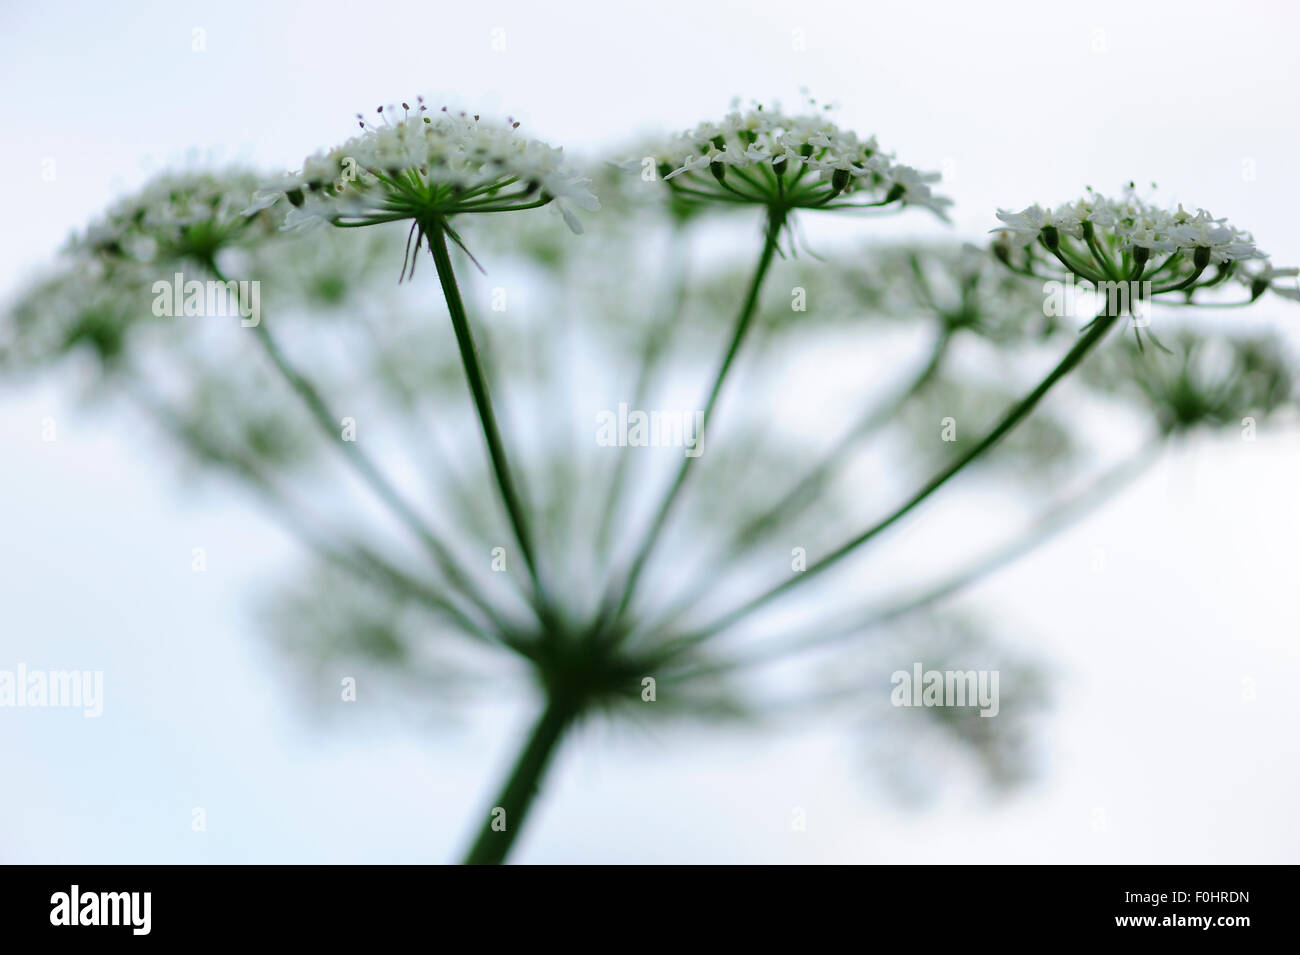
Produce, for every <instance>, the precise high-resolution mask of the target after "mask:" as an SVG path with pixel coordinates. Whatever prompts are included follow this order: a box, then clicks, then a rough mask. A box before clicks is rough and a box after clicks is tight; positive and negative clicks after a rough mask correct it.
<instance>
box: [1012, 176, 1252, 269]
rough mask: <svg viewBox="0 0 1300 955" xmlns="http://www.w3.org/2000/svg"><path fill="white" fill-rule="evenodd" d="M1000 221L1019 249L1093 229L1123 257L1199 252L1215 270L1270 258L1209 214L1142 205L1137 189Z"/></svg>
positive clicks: (1036, 208) (1023, 212)
mask: <svg viewBox="0 0 1300 955" xmlns="http://www.w3.org/2000/svg"><path fill="white" fill-rule="evenodd" d="M997 215H998V218H999V219H1000V220H1002V222H1003V223H1005V224H1004V225H1002V226H1000V227H998V228H997V229H994V230H993V231H994V232H1000V233H1002V234H1004V235H1005V236H1006V240H1007V241H1008V242H1010V243H1011V244H1012V245H1016V246H1020V247H1024V246H1026V245H1029V244H1030V243H1032V242H1034V241H1035V240H1037V239H1038V238H1039V236H1041V235H1043V234H1044V230H1048V229H1051V230H1055V232H1056V234H1057V236H1070V237H1072V238H1076V239H1085V238H1086V235H1085V230H1086V229H1089V228H1091V229H1095V230H1098V231H1101V232H1103V233H1104V235H1105V236H1106V237H1107V241H1108V244H1109V245H1110V246H1112V250H1117V251H1119V252H1132V251H1133V250H1134V249H1145V250H1147V252H1148V253H1156V252H1159V253H1168V254H1174V253H1183V254H1191V255H1195V253H1196V250H1197V249H1208V250H1209V251H1208V255H1209V262H1211V263H1213V264H1215V265H1223V264H1226V263H1228V262H1237V261H1240V260H1243V259H1257V258H1264V257H1265V256H1264V253H1262V252H1260V251H1259V249H1257V248H1256V247H1255V240H1254V239H1253V238H1252V237H1251V235H1250V233H1249V232H1242V231H1241V230H1240V229H1237V228H1234V227H1233V226H1230V225H1228V224H1227V220H1226V219H1216V218H1214V217H1213V216H1211V215H1210V213H1208V212H1206V211H1205V210H1204V209H1197V210H1196V212H1195V213H1191V212H1188V211H1187V210H1185V209H1184V208H1183V207H1182V205H1181V204H1180V205H1179V206H1178V208H1177V209H1175V210H1169V209H1162V208H1160V207H1158V206H1155V205H1152V204H1151V203H1148V202H1145V201H1144V200H1142V199H1140V198H1139V197H1138V196H1137V195H1136V192H1135V190H1134V188H1133V186H1132V184H1130V185H1129V187H1128V188H1127V189H1125V191H1124V193H1123V195H1122V196H1121V197H1120V198H1118V199H1111V198H1108V197H1106V196H1102V195H1098V194H1091V193H1090V194H1089V195H1088V196H1085V197H1084V198H1082V199H1078V200H1076V201H1074V202H1071V203H1067V204H1066V205H1064V206H1058V207H1057V208H1056V209H1044V208H1042V207H1041V206H1039V205H1037V204H1035V205H1032V206H1030V207H1029V208H1027V209H1023V210H1021V211H1020V212H1008V211H1006V210H998V214H997ZM1201 254H1202V255H1205V254H1207V253H1205V252H1202V253H1201Z"/></svg>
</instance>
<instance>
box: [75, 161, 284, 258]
mask: <svg viewBox="0 0 1300 955" xmlns="http://www.w3.org/2000/svg"><path fill="white" fill-rule="evenodd" d="M257 183H258V176H257V175H256V174H255V173H253V172H251V171H249V170H245V169H232V170H223V171H220V172H216V171H205V170H195V171H186V172H177V173H163V174H162V175H159V176H155V177H154V178H153V179H151V180H150V181H149V182H148V183H146V184H145V186H144V187H143V188H141V189H140V190H139V191H138V192H136V193H134V194H132V195H130V196H128V197H126V198H124V199H121V200H119V201H118V202H116V203H115V204H114V205H113V206H112V207H111V208H109V210H108V211H107V212H106V213H105V214H104V215H103V216H102V217H101V218H100V219H99V220H97V221H95V222H94V223H92V224H91V225H90V226H89V228H87V230H86V232H85V234H84V235H83V236H80V237H78V238H76V239H74V240H73V242H72V246H71V249H70V251H71V252H73V253H74V254H88V255H90V256H91V257H93V258H95V259H98V260H99V261H101V262H103V263H105V264H106V265H109V266H110V267H111V266H115V265H122V264H127V263H133V264H136V265H154V264H161V263H167V262H179V261H184V260H189V261H194V262H199V263H204V264H206V263H209V262H212V261H214V260H215V259H216V256H217V254H218V253H219V252H220V251H221V250H222V249H225V248H228V247H230V246H232V245H237V244H243V243H247V242H250V241H256V240H257V239H261V238H266V237H269V236H271V235H272V234H274V232H275V228H276V227H275V223H274V221H273V219H272V217H271V216H270V215H263V214H259V212H258V211H257V210H248V209H247V207H248V204H249V201H250V198H251V197H252V195H253V191H254V189H256V187H257Z"/></svg>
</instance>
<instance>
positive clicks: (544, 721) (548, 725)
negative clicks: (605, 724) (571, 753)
mask: <svg viewBox="0 0 1300 955" xmlns="http://www.w3.org/2000/svg"><path fill="white" fill-rule="evenodd" d="M575 716H576V714H575V712H574V709H573V708H572V707H571V706H569V705H568V704H567V703H566V702H564V701H560V700H556V699H554V698H551V699H549V700H548V701H547V703H546V707H545V709H543V710H542V713H541V716H539V717H538V718H537V722H536V724H534V726H533V729H532V732H531V733H530V734H529V737H528V742H527V743H525V744H524V748H523V749H522V750H521V751H520V753H519V756H518V758H517V759H516V760H515V764H514V768H513V769H512V770H511V771H510V776H509V778H508V779H507V780H506V782H505V786H504V787H502V790H501V795H499V796H498V797H497V801H496V803H494V804H493V806H492V811H491V812H490V813H489V814H488V818H487V819H485V820H484V822H483V826H482V828H481V829H480V830H479V834H478V838H476V839H475V840H474V845H473V846H471V847H470V850H469V852H468V854H466V856H465V865H500V864H501V863H502V862H504V861H505V860H506V856H507V855H508V854H509V853H510V848H511V847H512V846H513V845H514V842H515V839H516V838H517V837H518V835H519V833H520V832H521V831H522V830H523V827H524V821H525V820H526V819H527V818H528V811H529V809H531V808H532V805H533V801H534V799H535V798H536V796H537V791H538V789H539V788H540V786H541V782H542V777H543V776H544V775H545V773H546V767H547V765H548V764H549V763H550V761H551V757H552V756H553V755H554V753H555V750H556V749H557V747H558V746H559V743H560V740H561V739H562V738H563V737H564V733H565V731H567V730H568V728H569V727H570V726H571V725H572V724H573V720H574V719H575ZM498 809H504V810H505V816H504V818H503V817H502V816H501V814H500V813H498V812H497V810H498ZM502 822H504V825H505V827H504V828H496V829H494V828H493V825H494V823H495V824H496V825H497V826H498V827H500V826H501V823H502Z"/></svg>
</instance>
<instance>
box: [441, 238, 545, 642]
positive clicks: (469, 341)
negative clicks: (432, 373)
mask: <svg viewBox="0 0 1300 955" xmlns="http://www.w3.org/2000/svg"><path fill="white" fill-rule="evenodd" d="M425 235H426V236H427V237H428V242H429V251H430V252H432V253H433V261H434V265H435V266H437V269H438V280H439V281H440V282H441V283H442V294H443V297H444V298H445V299H446V300H447V311H448V312H449V313H450V315H451V327H452V329H453V330H454V331H455V333H456V345H457V347H458V348H459V349H460V359H461V364H462V365H464V367H465V378H466V380H467V381H468V382H469V390H470V395H471V396H472V397H473V399H474V409H475V411H476V412H477V413H478V420H479V425H480V427H481V428H482V431H483V440H484V442H485V443H486V444H487V451H488V458H489V460H490V461H491V464H492V473H493V475H494V476H495V478H496V483H497V489H498V490H499V491H500V492H501V501H502V503H503V504H504V505H505V509H506V515H507V516H508V518H509V519H510V526H511V528H512V529H513V530H514V533H515V540H516V541H518V543H519V550H520V551H521V552H522V553H523V557H524V564H525V566H526V567H527V568H528V575H529V577H530V578H532V583H533V593H534V595H535V597H536V600H537V612H538V614H539V615H541V616H542V617H543V618H545V616H546V615H547V614H548V613H549V609H548V608H549V601H548V600H547V598H546V592H545V590H544V588H543V587H542V579H541V576H540V575H539V573H538V569H537V557H536V551H535V550H534V549H533V540H532V535H531V533H530V531H529V527H528V519H527V514H526V511H525V510H524V506H523V502H522V500H521V499H520V497H519V493H518V491H516V490H515V483H514V479H513V478H512V477H511V474H510V462H509V460H507V458H506V449H505V445H504V444H503V443H502V441H501V429H500V428H499V427H498V426H497V418H496V414H495V413H494V412H493V410H492V397H491V394H490V393H489V392H488V386H487V380H486V378H485V376H484V374H483V365H482V363H481V362H480V361H479V357H478V348H477V347H476V346H475V344H474V334H473V332H472V331H471V330H470V326H469V318H468V316H466V314H465V305H464V303H463V302H462V301H461V297H460V286H459V285H458V284H457V283H456V272H455V270H454V269H453V268H452V264H451V255H450V254H449V251H448V247H447V233H446V231H445V229H444V228H443V226H442V224H441V223H432V224H430V226H429V227H428V228H426V229H425Z"/></svg>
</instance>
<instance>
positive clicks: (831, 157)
mask: <svg viewBox="0 0 1300 955" xmlns="http://www.w3.org/2000/svg"><path fill="white" fill-rule="evenodd" d="M823 112H824V111H823ZM636 165H640V166H641V167H642V169H643V175H645V174H648V172H649V171H650V169H651V167H653V170H654V172H655V173H656V174H657V176H658V177H659V178H661V179H663V180H664V181H665V182H666V183H668V185H669V186H670V187H672V189H673V191H674V193H675V194H676V195H677V196H679V197H681V198H683V199H686V200H689V201H697V202H698V201H718V202H732V203H751V204H758V205H766V206H769V207H776V208H781V209H785V210H789V209H842V208H853V209H873V208H883V207H886V206H898V207H902V206H907V205H917V206H924V207H926V208H928V209H930V210H931V211H933V212H934V213H936V214H937V215H938V216H939V217H940V218H944V219H946V218H947V216H946V213H945V209H946V207H947V206H949V205H951V204H952V201H951V200H950V199H946V198H944V197H942V196H937V195H935V194H934V192H933V191H932V190H931V188H930V184H931V183H934V182H937V181H938V180H939V178H940V176H939V174H938V173H925V172H921V171H919V170H917V169H914V168H912V167H911V166H906V165H903V164H901V163H898V162H895V160H894V157H893V155H892V154H891V153H887V152H884V151H882V150H881V148H880V147H879V145H877V143H876V139H875V137H874V136H873V137H871V138H869V139H866V140H863V139H859V138H858V136H857V135H856V134H855V133H853V132H851V131H849V130H843V129H840V128H839V127H838V126H836V125H835V123H833V122H831V120H830V119H828V118H827V117H826V116H825V115H817V114H811V115H802V116H791V115H786V114H785V113H783V112H782V111H781V109H780V107H779V106H778V107H775V108H768V109H765V108H764V107H763V106H762V105H757V104H756V105H755V106H753V107H752V108H751V109H749V110H746V111H744V112H741V111H739V110H735V111H733V112H732V113H730V114H728V115H727V117H726V118H725V119H723V120H722V121H721V122H720V123H711V122H706V123H701V124H700V125H698V126H696V127H695V128H694V129H691V130H688V131H686V132H684V133H681V134H679V135H677V136H675V137H673V138H672V139H671V140H670V141H669V142H667V143H666V144H664V145H663V146H662V147H661V148H660V149H658V150H657V151H655V152H654V153H652V154H651V155H649V156H647V157H645V158H644V159H642V160H641V161H640V163H637V164H636Z"/></svg>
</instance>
